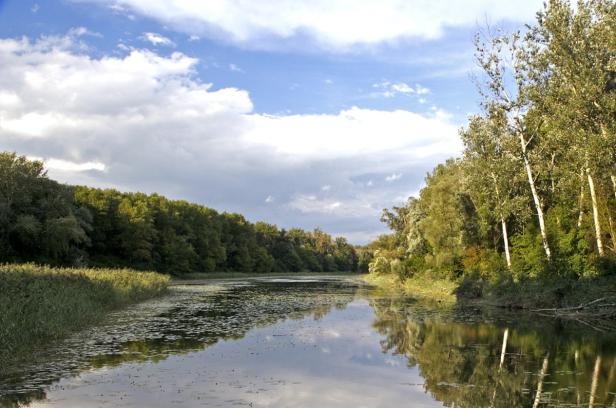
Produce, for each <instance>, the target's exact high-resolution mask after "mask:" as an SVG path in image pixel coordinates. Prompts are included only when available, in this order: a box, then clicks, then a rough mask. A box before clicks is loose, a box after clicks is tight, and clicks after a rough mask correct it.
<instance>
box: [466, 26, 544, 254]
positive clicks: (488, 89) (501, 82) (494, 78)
mask: <svg viewBox="0 0 616 408" xmlns="http://www.w3.org/2000/svg"><path fill="white" fill-rule="evenodd" d="M530 45H533V43H528V42H524V41H522V38H521V34H520V33H519V32H516V33H514V34H513V35H511V36H508V35H504V34H500V35H490V38H489V39H488V41H482V39H481V37H480V36H479V35H478V36H477V37H476V38H475V46H476V52H475V56H476V59H477V62H478V64H479V66H480V67H481V69H482V70H483V74H484V76H485V82H484V83H483V84H482V85H480V87H479V91H480V93H481V96H482V105H483V107H484V109H485V110H486V111H487V112H488V114H489V115H490V116H492V117H494V118H495V120H500V121H502V123H503V126H504V127H505V128H506V129H507V131H508V132H509V133H510V134H512V135H513V136H514V137H515V138H516V139H517V140H518V142H519V143H518V146H517V148H516V149H515V150H512V151H511V153H512V154H513V155H514V156H515V157H518V159H519V160H520V161H521V162H522V163H523V167H524V172H525V173H526V177H527V179H528V186H529V189H530V192H531V195H532V200H533V205H534V209H535V211H536V214H537V221H538V224H539V230H540V233H541V241H542V244H543V250H544V252H545V256H546V258H547V259H548V260H551V258H552V251H551V249H550V244H549V242H548V233H547V228H546V223H545V216H544V203H543V201H544V200H543V199H542V197H541V195H540V191H539V188H538V186H537V178H538V176H539V173H540V172H539V171H538V170H537V168H539V167H540V166H537V165H536V164H535V163H534V162H533V156H534V150H535V147H536V146H538V145H539V144H540V139H541V133H540V130H541V121H530V120H528V119H529V117H528V115H527V114H528V112H529V110H530V108H531V107H532V105H531V101H530V100H529V98H528V84H529V83H530V81H529V78H528V77H529V75H531V74H533V73H534V72H535V71H533V70H532V69H530V68H531V66H530V65H529V61H533V59H534V56H535V55H536V54H537V52H538V50H537V48H536V47H531V46H530Z"/></svg>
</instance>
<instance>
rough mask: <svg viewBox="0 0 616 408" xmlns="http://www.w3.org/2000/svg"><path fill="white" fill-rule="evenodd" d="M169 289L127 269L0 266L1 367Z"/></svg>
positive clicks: (153, 276)
mask: <svg viewBox="0 0 616 408" xmlns="http://www.w3.org/2000/svg"><path fill="white" fill-rule="evenodd" d="M168 283H169V278H168V277H167V276H165V275H161V274H158V273H154V272H137V271H133V270H130V269H87V268H52V267H48V266H39V265H34V264H19V265H16V264H4V265H0V311H1V312H2V313H0V361H2V360H4V359H6V358H7V357H8V356H13V355H15V354H18V353H19V352H23V351H24V350H28V349H31V348H32V347H34V346H36V345H40V344H43V343H45V342H47V341H49V340H52V339H58V338H61V337H63V336H65V335H67V334H68V333H70V332H71V331H73V330H76V329H79V328H81V327H85V326H86V325H88V324H90V323H92V322H95V321H97V320H99V319H101V318H102V317H103V316H104V314H105V312H107V311H109V310H113V309H115V308H118V307H121V306H124V305H127V304H130V303H134V302H138V301H141V300H145V299H148V298H151V297H153V296H156V295H159V294H161V293H163V292H164V291H165V290H166V288H167V285H168Z"/></svg>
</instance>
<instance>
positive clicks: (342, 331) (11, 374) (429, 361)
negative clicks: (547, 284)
mask: <svg viewBox="0 0 616 408" xmlns="http://www.w3.org/2000/svg"><path fill="white" fill-rule="evenodd" d="M614 377H616V336H615V335H614V334H606V333H598V332H593V331H589V330H588V329H587V328H585V327H584V326H577V325H572V324H568V323H563V322H558V321H555V320H549V319H541V320H538V319H537V318H533V317H528V316H521V315H516V314H505V313H503V312H502V311H498V310H496V311H495V310H487V311H486V310H473V309H468V308H466V309H444V308H442V307H439V306H438V305H430V304H425V303H418V302H415V301H413V300H412V299H408V298H396V297H391V296H386V295H383V294H381V293H378V292H377V291H374V290H372V289H370V288H367V287H365V286H363V285H362V284H360V283H359V282H358V281H357V280H354V279H348V278H327V279H325V278H321V279H314V278H312V279H303V280H302V279H299V280H298V279H282V278H276V279H266V278H264V279H252V280H241V281H240V280H230V281H220V282H217V283H215V284H209V285H205V286H204V285H197V286H182V287H177V288H175V289H174V290H173V291H172V293H171V294H170V295H169V296H167V297H165V298H163V299H160V300H156V301H152V302H147V303H144V304H141V305H138V306H135V307H134V308H131V309H130V310H126V311H122V312H118V313H114V314H113V315H112V316H110V318H109V319H108V320H107V321H106V322H105V323H104V324H101V325H99V326H97V327H95V328H93V329H91V330H88V331H84V332H82V333H79V334H76V335H75V336H73V337H72V338H70V339H68V340H67V341H64V342H62V343H60V344H57V345H56V346H55V347H53V348H50V349H49V350H45V351H40V352H38V353H36V354H35V355H33V356H22V357H21V358H20V359H16V361H15V362H14V364H12V365H11V366H9V367H2V368H0V405H1V406H11V407H12V406H32V407H47V406H61V407H96V406H102V405H107V406H126V407H129V406H130V407H138V406H148V407H168V406H186V407H192V406H195V407H196V406H204V405H205V406H231V405H233V406H236V405H238V406H253V407H257V406H268V407H290V406H296V407H314V406H320V407H349V406H353V407H356V406H357V407H377V406H378V407H391V406H412V407H437V406H441V407H442V406H447V407H473V408H474V407H533V408H535V407H565V406H567V407H572V406H574V407H589V406H590V407H593V408H597V407H615V408H616V378H614Z"/></svg>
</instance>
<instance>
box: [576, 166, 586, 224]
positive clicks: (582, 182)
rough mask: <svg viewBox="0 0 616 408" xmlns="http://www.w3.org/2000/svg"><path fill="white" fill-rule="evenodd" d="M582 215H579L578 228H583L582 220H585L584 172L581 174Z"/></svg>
mask: <svg viewBox="0 0 616 408" xmlns="http://www.w3.org/2000/svg"><path fill="white" fill-rule="evenodd" d="M580 179H581V180H580V213H579V214H580V215H578V221H577V227H578V229H579V228H580V227H581V226H582V220H583V218H584V170H582V172H581V173H580Z"/></svg>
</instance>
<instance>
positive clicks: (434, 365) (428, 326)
mask: <svg viewBox="0 0 616 408" xmlns="http://www.w3.org/2000/svg"><path fill="white" fill-rule="evenodd" d="M371 306H372V307H373V308H374V311H375V314H376V320H375V323H374V327H375V329H376V330H377V331H378V332H379V333H380V334H381V335H383V336H384V339H383V340H382V342H381V347H382V350H383V352H393V353H394V354H399V355H403V356H405V357H406V359H407V362H408V365H409V366H410V367H418V369H419V371H420V373H421V375H422V377H423V378H424V379H425V384H424V388H425V390H426V391H427V392H429V393H430V394H431V395H432V396H433V397H434V398H435V399H437V400H439V401H442V402H443V404H444V405H445V406H447V407H459V408H463V407H468V408H477V407H494V408H496V407H503V408H511V407H533V408H537V407H561V406H577V407H592V408H596V407H616V379H615V378H614V377H615V376H616V335H614V334H602V333H597V332H589V331H588V329H587V328H584V326H577V325H576V326H573V325H568V326H563V325H562V323H561V322H558V321H555V320H542V321H540V322H534V321H533V320H532V319H530V318H529V317H527V318H524V317H522V318H517V319H516V322H515V324H514V323H511V322H510V323H509V325H510V326H511V327H508V323H506V322H503V323H485V322H481V321H480V320H482V319H484V317H478V318H477V320H479V321H478V322H465V321H464V320H467V319H468V318H469V316H468V315H467V313H465V312H461V311H454V312H453V313H452V314H451V316H449V317H448V318H443V315H436V316H435V315H430V314H428V315H426V314H425V313H422V312H421V309H420V307H419V306H418V305H417V304H416V303H414V302H409V301H408V300H404V299H390V300H386V299H379V300H374V301H372V302H371ZM504 320H506V319H504Z"/></svg>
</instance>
